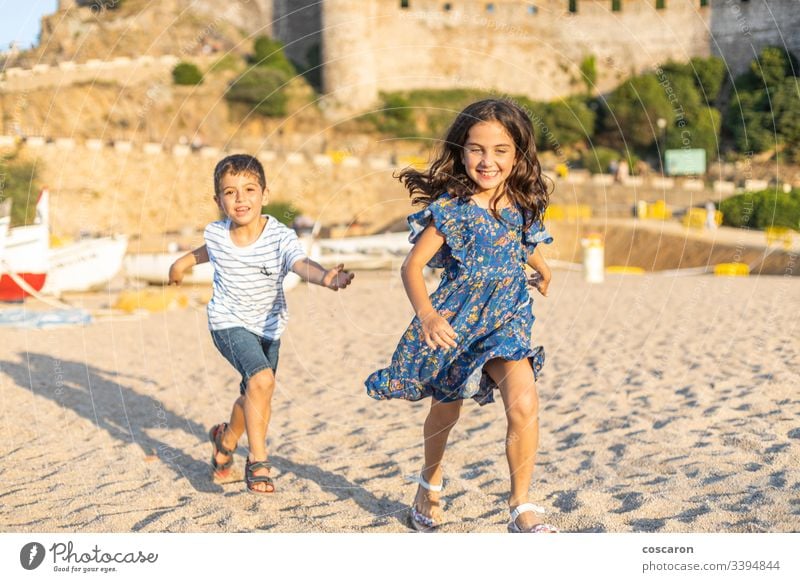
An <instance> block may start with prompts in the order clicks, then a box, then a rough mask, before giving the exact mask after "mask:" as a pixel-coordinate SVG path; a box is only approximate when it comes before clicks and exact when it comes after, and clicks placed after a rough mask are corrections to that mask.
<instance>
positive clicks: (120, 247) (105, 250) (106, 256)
mask: <svg viewBox="0 0 800 582" xmlns="http://www.w3.org/2000/svg"><path fill="white" fill-rule="evenodd" d="M127 248H128V237H127V236H123V235H120V236H107V237H101V238H87V239H82V240H79V241H77V242H74V243H70V244H65V245H63V246H59V247H51V248H50V270H49V271H48V272H47V280H46V281H45V284H44V287H43V288H42V292H43V293H45V294H49V295H61V294H62V293H66V292H81V291H91V290H92V289H97V288H99V287H102V286H103V285H105V284H106V283H108V282H109V281H110V280H111V279H112V278H113V277H114V275H116V274H117V273H118V272H119V271H120V269H121V268H122V259H123V257H124V256H125V250H126V249H127Z"/></svg>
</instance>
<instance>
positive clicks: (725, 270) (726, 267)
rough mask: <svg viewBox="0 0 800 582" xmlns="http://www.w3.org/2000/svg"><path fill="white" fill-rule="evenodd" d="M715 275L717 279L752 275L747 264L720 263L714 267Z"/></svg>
mask: <svg viewBox="0 0 800 582" xmlns="http://www.w3.org/2000/svg"><path fill="white" fill-rule="evenodd" d="M714 275H715V276H717V277H747V276H748V275H750V267H748V266H747V265H746V264H745V263H720V264H719V265H717V266H715V267H714Z"/></svg>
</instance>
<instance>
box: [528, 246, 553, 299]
mask: <svg viewBox="0 0 800 582" xmlns="http://www.w3.org/2000/svg"><path fill="white" fill-rule="evenodd" d="M528 265H530V266H531V268H532V269H533V270H534V271H536V272H537V273H539V275H540V276H541V277H540V278H537V280H535V281H534V282H533V284H534V285H535V286H536V288H537V289H538V290H539V293H541V294H542V295H544V296H545V297H547V288H548V287H549V286H550V280H551V279H552V278H553V273H552V272H551V271H550V267H549V266H548V265H547V261H545V260H544V257H543V256H542V253H541V252H540V251H539V247H538V246H537V247H536V248H535V249H534V250H533V253H532V254H531V255H530V256H529V257H528Z"/></svg>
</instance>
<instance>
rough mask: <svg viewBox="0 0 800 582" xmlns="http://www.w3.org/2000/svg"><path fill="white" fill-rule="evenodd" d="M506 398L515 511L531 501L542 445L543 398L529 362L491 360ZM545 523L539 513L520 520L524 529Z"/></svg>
mask: <svg viewBox="0 0 800 582" xmlns="http://www.w3.org/2000/svg"><path fill="white" fill-rule="evenodd" d="M485 369H486V372H487V373H488V374H489V375H490V376H491V377H492V380H494V381H495V382H496V383H497V385H498V387H499V389H500V394H501V396H502V397H503V404H504V405H505V409H506V418H507V419H508V429H507V431H506V458H507V459H508V468H509V472H510V473H511V495H510V497H509V499H508V505H509V507H511V508H514V507H517V506H518V505H522V504H523V503H527V502H528V490H529V489H530V485H531V480H532V478H533V468H534V464H535V462H536V449H537V447H538V445H539V395H538V394H537V392H536V384H535V379H534V375H533V369H532V368H531V365H530V363H529V361H528V360H527V359H525V360H519V361H507V360H502V359H499V358H497V359H494V360H490V361H489V362H487V363H486V366H485ZM539 523H542V520H541V518H540V517H539V516H538V514H536V513H533V512H525V513H523V514H521V515H520V516H519V517H518V518H517V525H518V526H519V527H520V528H521V529H528V528H530V527H533V526H534V525H536V524H539Z"/></svg>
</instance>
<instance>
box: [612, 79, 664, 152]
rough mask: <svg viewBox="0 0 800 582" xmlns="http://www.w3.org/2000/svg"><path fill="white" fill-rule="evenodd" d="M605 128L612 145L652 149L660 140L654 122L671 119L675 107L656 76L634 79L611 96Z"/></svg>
mask: <svg viewBox="0 0 800 582" xmlns="http://www.w3.org/2000/svg"><path fill="white" fill-rule="evenodd" d="M605 107H606V114H605V115H604V116H603V129H604V130H605V134H606V138H607V141H608V142H609V143H613V144H616V145H618V146H619V147H620V148H621V147H624V144H627V145H629V146H632V147H633V148H634V149H647V148H650V147H652V146H653V145H654V144H655V143H656V140H657V139H658V137H659V136H658V128H657V127H655V121H656V120H657V119H659V118H664V119H667V120H670V119H672V117H673V115H674V114H673V110H672V105H671V103H670V102H669V99H668V98H667V95H666V93H665V91H664V88H663V87H662V86H661V85H660V83H659V80H658V77H657V76H656V75H655V74H646V75H640V76H636V77H632V78H631V79H629V80H628V81H627V82H626V83H623V84H622V85H620V86H619V87H617V88H616V89H614V91H612V93H611V95H609V97H608V100H607V101H606V104H605Z"/></svg>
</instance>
